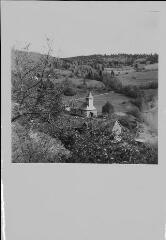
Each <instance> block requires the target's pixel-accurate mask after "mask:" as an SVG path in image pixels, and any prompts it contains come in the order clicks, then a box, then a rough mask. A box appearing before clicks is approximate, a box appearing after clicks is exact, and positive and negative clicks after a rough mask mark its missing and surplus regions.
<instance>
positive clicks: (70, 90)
mask: <svg viewBox="0 0 166 240" xmlns="http://www.w3.org/2000/svg"><path fill="white" fill-rule="evenodd" d="M64 95H65V96H74V95H76V91H75V89H74V88H70V87H68V88H66V89H65V90H64Z"/></svg>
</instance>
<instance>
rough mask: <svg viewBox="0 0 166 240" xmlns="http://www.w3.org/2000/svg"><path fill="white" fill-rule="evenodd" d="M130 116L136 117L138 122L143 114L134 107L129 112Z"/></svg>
mask: <svg viewBox="0 0 166 240" xmlns="http://www.w3.org/2000/svg"><path fill="white" fill-rule="evenodd" d="M127 113H128V114H129V115H132V116H134V117H135V118H136V119H137V120H139V121H140V120H141V119H142V117H141V113H140V111H139V109H138V108H137V107H133V108H131V109H130V110H129V111H128V112H127Z"/></svg>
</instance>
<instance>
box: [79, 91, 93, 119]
mask: <svg viewBox="0 0 166 240" xmlns="http://www.w3.org/2000/svg"><path fill="white" fill-rule="evenodd" d="M79 113H80V114H81V115H82V116H85V117H94V116H97V109H96V108H95V107H94V105H93V96H92V93H91V92H89V94H88V95H87V97H86V99H85V102H83V104H82V105H81V106H80V107H79Z"/></svg>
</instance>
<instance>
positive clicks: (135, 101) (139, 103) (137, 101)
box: [130, 96, 145, 110]
mask: <svg viewBox="0 0 166 240" xmlns="http://www.w3.org/2000/svg"><path fill="white" fill-rule="evenodd" d="M130 102H131V103H132V104H134V105H135V106H136V107H138V108H139V110H141V109H142V107H143V105H144V103H145V99H144V97H141V96H140V97H137V98H136V99H132V100H131V101H130Z"/></svg>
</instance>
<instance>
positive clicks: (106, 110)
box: [102, 102, 114, 114]
mask: <svg viewBox="0 0 166 240" xmlns="http://www.w3.org/2000/svg"><path fill="white" fill-rule="evenodd" d="M102 113H104V114H105V113H108V114H111V113H114V107H113V105H112V104H111V103H110V102H106V104H105V105H104V106H103V107H102Z"/></svg>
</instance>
